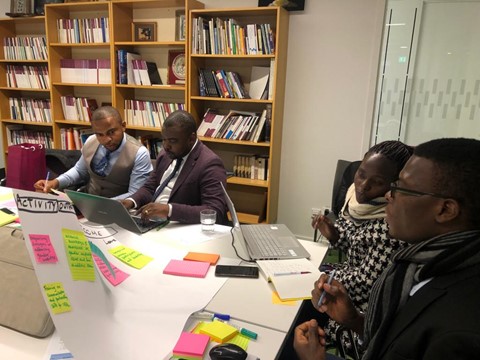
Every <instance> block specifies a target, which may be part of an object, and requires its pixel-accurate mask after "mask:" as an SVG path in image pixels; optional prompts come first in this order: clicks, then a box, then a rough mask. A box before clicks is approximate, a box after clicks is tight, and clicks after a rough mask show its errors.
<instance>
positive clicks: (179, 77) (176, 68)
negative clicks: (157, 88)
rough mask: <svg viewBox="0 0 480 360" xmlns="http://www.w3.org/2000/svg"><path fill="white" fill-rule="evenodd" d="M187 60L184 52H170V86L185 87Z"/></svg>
mask: <svg viewBox="0 0 480 360" xmlns="http://www.w3.org/2000/svg"><path fill="white" fill-rule="evenodd" d="M185 76H186V59H185V51H184V50H169V52H168V79H167V80H168V85H185Z"/></svg>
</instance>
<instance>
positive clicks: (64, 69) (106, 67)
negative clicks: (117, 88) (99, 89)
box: [60, 59, 112, 84]
mask: <svg viewBox="0 0 480 360" xmlns="http://www.w3.org/2000/svg"><path fill="white" fill-rule="evenodd" d="M111 74H112V73H111V68H110V59H60V78H61V81H62V82H64V83H79V84H111Z"/></svg>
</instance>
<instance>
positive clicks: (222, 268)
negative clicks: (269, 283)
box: [215, 265, 258, 278]
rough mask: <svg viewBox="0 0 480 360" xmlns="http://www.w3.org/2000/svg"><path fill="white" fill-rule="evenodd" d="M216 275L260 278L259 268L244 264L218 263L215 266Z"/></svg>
mask: <svg viewBox="0 0 480 360" xmlns="http://www.w3.org/2000/svg"><path fill="white" fill-rule="evenodd" d="M215 276H219V277H239V278H258V268H257V267H255V266H242V265H217V266H216V267H215Z"/></svg>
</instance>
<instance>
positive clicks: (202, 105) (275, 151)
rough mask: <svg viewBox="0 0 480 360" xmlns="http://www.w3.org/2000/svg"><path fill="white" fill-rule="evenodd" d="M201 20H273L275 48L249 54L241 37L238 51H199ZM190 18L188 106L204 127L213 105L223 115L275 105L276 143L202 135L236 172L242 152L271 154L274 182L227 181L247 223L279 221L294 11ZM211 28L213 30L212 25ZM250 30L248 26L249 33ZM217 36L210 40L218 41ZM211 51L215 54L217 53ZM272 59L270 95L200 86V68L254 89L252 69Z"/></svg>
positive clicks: (242, 23)
mask: <svg viewBox="0 0 480 360" xmlns="http://www.w3.org/2000/svg"><path fill="white" fill-rule="evenodd" d="M200 18H201V19H204V20H205V21H206V22H207V23H208V20H210V19H214V20H216V19H219V22H218V23H222V22H225V23H226V22H227V21H228V20H229V19H233V21H232V22H231V23H230V24H232V23H233V24H236V25H238V26H239V27H241V28H244V29H247V28H248V26H247V25H251V24H256V25H260V24H268V26H269V27H270V29H272V32H273V39H274V51H273V52H272V51H270V52H268V51H267V53H257V54H252V53H248V51H246V50H245V49H244V48H245V45H241V41H238V42H237V48H236V50H235V51H233V50H225V53H217V52H221V51H217V50H218V48H224V47H225V46H224V44H221V45H218V46H217V47H216V48H215V47H213V46H210V48H214V49H216V50H215V51H208V50H207V51H204V50H203V49H202V50H199V49H198V47H197V46H198V44H197V43H196V42H197V41H200V42H202V40H203V41H204V42H207V40H205V39H202V40H200V39H197V40H194V38H193V39H192V36H193V35H194V33H195V29H196V27H195V24H197V26H198V23H199V19H200ZM188 22H189V26H188V31H189V38H190V39H192V40H191V44H190V45H191V46H189V49H188V57H189V65H190V66H189V69H188V74H187V77H188V81H187V84H188V109H189V111H190V112H191V113H192V114H193V116H194V117H195V119H196V121H197V123H198V125H200V123H201V122H202V118H203V115H204V114H205V112H206V111H207V110H208V109H216V110H217V111H218V112H219V113H222V114H227V113H228V112H229V111H230V110H238V111H247V112H256V113H258V114H260V113H261V112H262V111H263V110H264V109H265V108H266V107H267V106H269V107H271V128H270V141H260V142H253V141H242V140H240V141H239V140H229V139H219V138H211V137H200V139H201V140H202V141H203V142H204V143H205V144H206V145H207V146H209V147H210V148H211V149H212V150H213V151H215V152H216V153H217V154H218V155H219V156H220V157H221V158H222V160H223V161H224V164H225V167H226V168H227V171H232V169H233V166H234V159H235V156H236V155H246V156H249V155H250V156H251V155H260V156H263V157H268V159H269V161H268V163H269V165H268V180H252V179H247V178H241V177H235V176H232V177H229V178H228V179H227V191H228V193H229V195H230V197H231V198H232V200H233V202H234V203H235V207H236V210H237V212H238V213H239V219H240V221H241V222H243V223H258V222H267V223H272V222H275V221H276V218H277V209H278V194H279V178H280V155H281V143H282V127H283V108H284V89H285V74H286V63H287V42H288V13H287V12H286V11H285V10H284V9H283V8H279V7H258V8H240V9H229V8H225V9H201V10H193V11H191V12H190V16H189V20H188ZM215 23H216V21H215ZM259 27H260V26H258V28H259ZM208 29H209V30H211V29H212V27H210V28H208ZM246 32H247V31H246V30H244V33H246ZM240 34H242V32H240ZM215 36H217V37H218V38H221V37H222V36H221V35H218V33H217V35H215ZM215 36H214V37H213V38H212V39H213V40H211V41H210V43H213V42H214V39H215ZM227 36H228V35H227ZM236 39H237V40H239V39H240V38H239V37H236ZM238 44H240V45H238ZM246 44H248V42H246ZM247 46H248V45H247ZM207 47H208V46H207ZM211 52H214V53H213V54H212V53H211ZM272 60H273V61H272ZM272 63H274V67H273V70H272V71H271V72H270V81H273V83H272V86H271V88H270V90H271V91H270V96H269V97H268V98H267V99H244V98H225V97H215V96H202V95H201V91H200V90H201V89H200V84H199V71H200V69H212V70H218V69H224V70H225V71H234V72H236V73H238V74H239V75H240V77H241V79H242V81H243V83H244V84H245V87H246V89H247V90H249V88H250V85H251V81H252V79H251V74H252V67H256V66H258V67H270V66H271V64H272Z"/></svg>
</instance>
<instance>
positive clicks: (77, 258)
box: [62, 229, 95, 281]
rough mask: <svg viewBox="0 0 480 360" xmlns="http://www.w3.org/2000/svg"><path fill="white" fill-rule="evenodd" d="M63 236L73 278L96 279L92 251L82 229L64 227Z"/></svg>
mask: <svg viewBox="0 0 480 360" xmlns="http://www.w3.org/2000/svg"><path fill="white" fill-rule="evenodd" d="M62 236H63V241H64V243H65V251H66V252H67V259H68V265H69V266H70V273H71V274H72V279H73V280H87V281H95V268H94V265H93V259H92V252H91V250H90V245H88V240H87V238H86V237H85V234H84V233H83V232H81V231H75V230H70V229H62Z"/></svg>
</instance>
